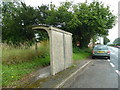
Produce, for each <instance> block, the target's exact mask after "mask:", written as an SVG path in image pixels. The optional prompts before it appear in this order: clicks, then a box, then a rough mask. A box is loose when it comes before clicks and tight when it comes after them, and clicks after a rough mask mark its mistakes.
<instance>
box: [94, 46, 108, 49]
mask: <svg viewBox="0 0 120 90" xmlns="http://www.w3.org/2000/svg"><path fill="white" fill-rule="evenodd" d="M94 50H108V47H107V46H96V47H94Z"/></svg>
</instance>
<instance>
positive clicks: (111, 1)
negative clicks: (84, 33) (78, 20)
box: [22, 0, 120, 42]
mask: <svg viewBox="0 0 120 90" xmlns="http://www.w3.org/2000/svg"><path fill="white" fill-rule="evenodd" d="M22 1H24V2H25V3H26V4H27V5H30V6H34V7H37V6H40V5H42V4H50V2H52V3H53V4H55V5H56V6H59V5H60V2H64V1H66V0H22ZM67 1H73V3H82V2H85V1H86V0H67ZM87 1H88V3H91V2H92V1H94V0H87ZM98 1H99V2H100V1H102V2H103V3H104V5H108V6H110V9H111V11H113V14H114V15H116V16H117V15H118V2H119V1H120V0H98ZM117 37H118V23H116V25H115V26H114V27H113V28H112V29H111V30H109V36H108V38H109V39H110V40H111V42H113V41H114V39H115V38H117Z"/></svg>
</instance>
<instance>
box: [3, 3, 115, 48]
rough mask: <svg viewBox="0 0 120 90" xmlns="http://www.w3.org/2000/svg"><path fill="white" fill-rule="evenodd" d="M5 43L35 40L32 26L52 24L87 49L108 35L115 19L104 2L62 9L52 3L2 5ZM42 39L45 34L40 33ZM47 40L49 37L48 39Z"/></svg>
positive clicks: (64, 6) (62, 7)
mask: <svg viewBox="0 0 120 90" xmlns="http://www.w3.org/2000/svg"><path fill="white" fill-rule="evenodd" d="M2 9H3V24H2V25H3V41H6V42H9V41H12V42H13V43H19V42H25V41H31V42H32V41H33V38H34V32H33V31H32V30H31V26H32V25H38V24H42V25H50V26H54V27H59V28H61V29H63V30H65V31H69V32H71V33H72V34H73V43H74V44H76V42H77V41H79V42H80V47H81V48H83V47H87V45H88V43H89V42H90V39H91V38H93V37H95V36H102V35H108V30H109V29H111V28H112V27H113V26H114V25H115V18H116V17H115V16H114V15H113V14H112V12H111V11H110V9H109V6H107V7H105V6H104V4H103V3H100V2H92V3H78V4H73V3H72V2H68V1H66V2H62V3H61V4H60V6H59V7H56V6H55V5H54V4H52V3H50V4H49V5H41V6H38V7H36V8H33V7H31V6H26V4H25V3H21V4H16V3H3V8H2ZM40 35H41V37H42V34H40ZM45 37H46V36H45Z"/></svg>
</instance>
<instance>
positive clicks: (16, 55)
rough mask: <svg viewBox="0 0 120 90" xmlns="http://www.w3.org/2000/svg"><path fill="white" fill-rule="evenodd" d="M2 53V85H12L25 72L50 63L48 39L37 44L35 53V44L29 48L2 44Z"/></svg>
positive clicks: (25, 73) (27, 72)
mask: <svg viewBox="0 0 120 90" xmlns="http://www.w3.org/2000/svg"><path fill="white" fill-rule="evenodd" d="M2 52H3V54H2V85H3V87H5V86H12V85H13V86H14V85H15V84H16V83H15V82H16V81H18V80H20V79H21V78H22V77H24V76H25V75H27V74H30V73H31V72H33V71H35V70H36V69H37V68H38V67H44V66H48V65H50V56H49V43H48V41H44V42H41V43H40V44H38V51H37V53H36V51H35V46H32V47H30V48H27V49H25V48H22V47H18V48H14V47H9V46H7V45H3V51H2Z"/></svg>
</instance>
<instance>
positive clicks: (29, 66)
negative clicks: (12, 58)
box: [2, 56, 50, 86]
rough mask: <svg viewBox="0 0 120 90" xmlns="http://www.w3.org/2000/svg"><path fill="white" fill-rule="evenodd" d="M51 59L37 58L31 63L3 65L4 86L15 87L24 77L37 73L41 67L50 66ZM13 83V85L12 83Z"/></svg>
mask: <svg viewBox="0 0 120 90" xmlns="http://www.w3.org/2000/svg"><path fill="white" fill-rule="evenodd" d="M49 62H50V57H49V56H47V57H45V58H42V59H40V58H37V59H35V60H33V61H30V62H22V63H19V64H11V65H3V66H2V71H3V72H2V81H3V82H2V85H3V86H12V85H13V86H14V85H15V82H16V81H17V80H20V79H21V78H22V77H23V76H25V75H27V74H29V73H31V72H33V71H35V70H36V69H37V68H38V67H40V66H48V65H49V64H50V63H49ZM11 82H12V83H11Z"/></svg>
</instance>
